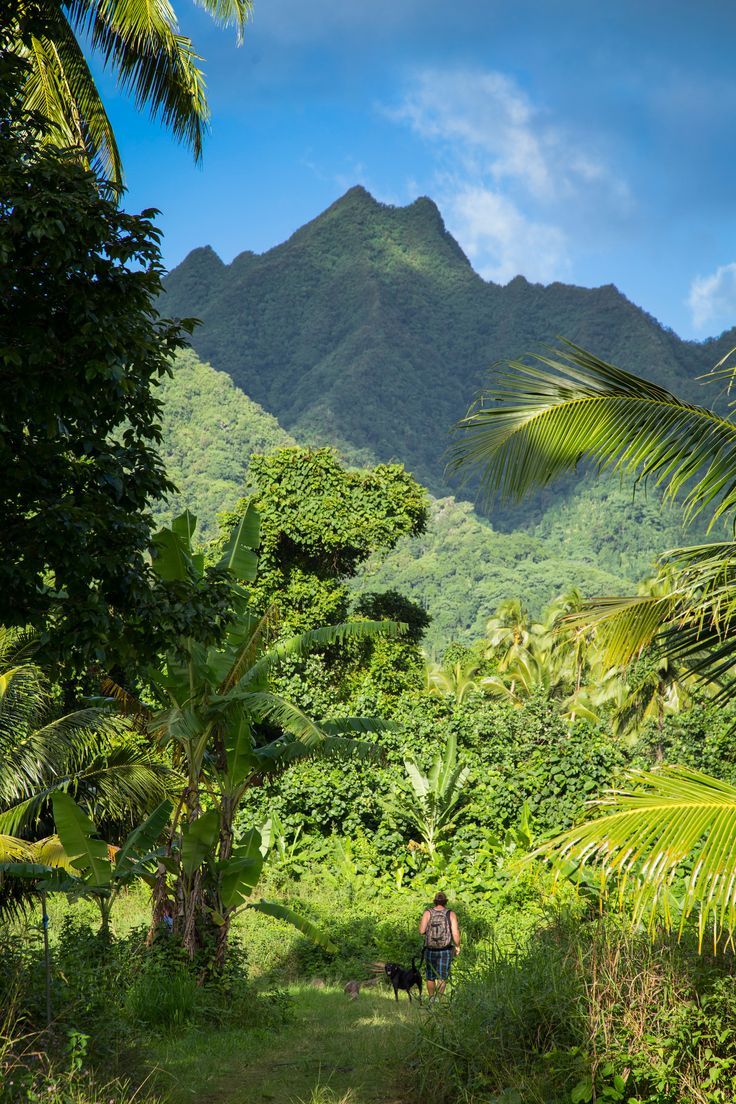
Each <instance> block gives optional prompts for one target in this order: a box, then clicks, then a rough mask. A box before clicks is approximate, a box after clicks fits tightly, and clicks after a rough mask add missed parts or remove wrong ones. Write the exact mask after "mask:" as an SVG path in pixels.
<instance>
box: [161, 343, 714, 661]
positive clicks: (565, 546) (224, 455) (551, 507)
mask: <svg viewBox="0 0 736 1104" xmlns="http://www.w3.org/2000/svg"><path fill="white" fill-rule="evenodd" d="M161 395H162V398H163V404H164V405H163V419H162V426H163V450H162V451H163V455H164V457H165V460H166V465H167V469H168V472H169V475H170V477H171V479H172V480H173V481H174V483H175V484H176V485H177V487H178V488H179V494H178V495H177V496H175V497H173V498H172V499H171V501H170V502H169V504H168V507H167V508H166V509H163V510H161V511H160V512H159V513H160V516H161V518H164V517H168V516H170V513H171V512H172V511H173V512H177V511H179V510H181V509H183V508H184V507H185V506H188V507H189V508H190V509H191V510H192V511H193V512H194V513H195V514H196V515H197V517H198V518H199V527H200V528H199V532H200V535H201V536H203V537H205V538H206V537H209V536H212V535H214V533H215V528H216V518H217V514H218V513H220V512H221V511H223V510H227V509H230V508H231V507H232V506H233V505H234V504H235V502H236V501H237V499H238V498H239V497H240V496H241V495H242V494H243V492H244V489H245V487H246V484H247V471H248V463H249V460H250V457H251V456H252V455H253V454H254V453H257V452H269V451H271V450H273V449H275V448H280V447H282V446H284V445H291V444H294V443H295V442H294V439H293V438H292V437H291V436H290V435H289V434H288V433H286V432H285V431H284V430H283V429H282V428H281V426H280V425H279V423H278V422H277V421H276V419H275V418H273V417H272V416H271V415H270V414H267V413H266V412H265V411H264V410H263V409H262V407H260V406H259V405H257V404H256V403H254V402H252V401H251V400H250V399H249V398H247V396H246V395H244V394H243V393H242V391H240V389H239V388H238V387H236V386H235V385H234V384H233V382H232V380H231V379H230V377H229V376H228V375H226V374H225V373H223V372H217V371H215V369H214V368H212V367H211V366H210V365H209V364H205V363H202V362H201V361H200V360H199V359H198V358H197V356H196V354H195V353H194V352H192V351H191V350H189V351H187V352H184V353H180V354H179V356H178V357H177V359H176V362H175V366H174V375H173V378H171V379H167V380H166V381H165V382H164V384H163V385H162V391H161ZM547 495H548V500H547V501H545V500H541V501H540V503H539V506H540V513H539V519H538V520H537V521H536V522H535V521H533V519H532V518H531V517H529V518H527V526H526V528H524V527H521V526H520V527H519V528H518V529H516V530H514V531H507V532H504V531H498V530H497V529H495V528H494V527H493V526H492V525H491V524H490V523H489V522H488V521H486V520H484V519H483V518H481V517H479V516H478V514H477V513H475V511H474V510H473V507H472V505H471V504H470V503H468V502H463V501H458V500H456V499H455V498H452V497H445V498H443V499H440V500H433V502H432V512H431V519H430V523H429V526H428V528H427V532H426V533H425V534H423V535H422V536H421V537H416V538H414V539H411V540H409V539H407V540H404V541H402V542H401V543H400V544H399V545H398V547H397V548H396V549H395V550H394V551H393V552H391V553H390V554H389V555H388V556H387V557H385V558H384V559H383V560H381V561H379V560H377V559H374V560H373V561H370V562H369V563H368V565H367V567H366V569H365V570H364V571H363V572H362V573H361V575H360V576H359V578H358V579H357V580H356V583H355V589H356V590H358V591H359V592H362V591H366V590H388V589H392V588H395V589H398V590H400V591H402V592H403V593H404V594H406V595H407V597H411V598H413V599H414V600H415V601H418V602H420V603H421V604H422V605H424V606H425V607H426V609H427V610H428V611H429V612H430V614H431V615H432V619H433V623H432V626H431V628H430V631H429V634H428V644H429V646H430V648H432V649H433V650H435V651H437V652H440V651H441V650H442V649H443V647H444V646H445V645H446V644H447V642H448V641H450V640H453V639H459V640H467V641H469V640H472V639H473V638H474V637H476V636H478V635H479V634H480V633H481V632H482V630H483V626H484V624H485V621H486V619H487V618H488V617H489V616H490V614H491V613H492V612H493V611H494V610H495V608H496V606H497V605H498V604H499V602H501V601H502V600H503V599H504V598H509V597H519V598H521V599H522V600H523V601H524V602H525V604H526V605H527V606H528V607H529V609H530V611H531V612H532V613H534V614H536V613H539V612H540V611H541V609H542V608H543V607H544V606H545V605H546V604H547V603H548V602H549V601H550V599H551V598H552V597H554V596H555V595H556V594H558V593H560V591H563V590H566V589H567V588H569V587H571V586H579V587H580V588H581V589H583V590H584V591H586V592H587V593H588V594H602V593H617V592H621V591H625V590H627V589H629V588H630V587H632V586H633V585H634V583H635V581H636V580H637V579H639V578H641V577H642V576H644V575H646V574H647V573H648V572H649V570H650V564H651V561H652V559H653V557H654V555H656V553H657V552H658V551H660V550H662V549H664V548H667V547H670V546H672V545H675V544H677V543H678V542H680V541H681V540H682V539H683V537H684V534H683V532H682V528H681V522H680V515H679V512H678V511H676V510H672V509H666V508H663V507H662V505H661V503H660V502H659V501H658V499H657V497H656V496H654V497H651V496H650V497H647V496H646V495H645V494H643V493H638V494H637V495H636V496H635V497H632V494H631V490H630V488H628V487H626V486H620V485H619V484H618V483H616V482H614V481H608V482H607V483H603V482H596V481H594V480H592V479H591V478H588V479H585V480H583V481H582V482H581V483H580V484H579V485H578V486H577V487H575V488H574V491H573V493H571V494H569V495H567V496H553V495H552V494H551V492H547ZM691 536H692V537H693V539H695V538H696V536H697V537H698V538H699V537H700V536H702V534H701V533H697V534H695V533H693V534H691Z"/></svg>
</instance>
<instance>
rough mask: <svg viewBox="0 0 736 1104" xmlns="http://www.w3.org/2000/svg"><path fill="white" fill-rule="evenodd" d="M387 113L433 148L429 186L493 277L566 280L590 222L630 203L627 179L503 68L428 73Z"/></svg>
mask: <svg viewBox="0 0 736 1104" xmlns="http://www.w3.org/2000/svg"><path fill="white" fill-rule="evenodd" d="M387 114H388V116H389V117H390V118H391V119H393V120H394V121H395V122H399V123H403V124H405V125H408V126H409V127H411V129H412V130H413V131H414V132H415V133H416V134H417V135H419V136H420V137H421V138H423V139H425V140H426V141H427V143H429V144H430V145H431V147H432V148H433V150H434V153H435V155H436V157H437V162H438V169H437V172H436V174H435V177H434V179H433V180H432V181H431V184H430V190H431V192H432V194H435V195H437V198H438V200H439V202H440V205H441V206H442V207H443V209H444V211H445V213H446V216H447V222H448V225H449V227H450V229H451V230H452V232H453V233H454V234H455V235H456V237H457V238H458V240H459V241H460V243H461V245H462V246H463V248H464V249H465V250H466V252H467V253H468V255H469V256H470V257H471V258H472V260H473V262H474V264H475V266H476V268H477V269H478V271H479V272H481V274H483V275H485V276H486V277H487V278H489V279H494V280H498V281H504V280H508V279H510V278H511V277H513V276H515V275H518V274H519V273H522V274H523V275H524V276H527V277H528V278H529V279H532V280H540V281H544V282H548V281H550V280H554V279H560V278H563V277H565V276H566V275H568V274H569V272H570V268H571V262H570V255H569V254H570V243H571V241H572V240H573V239H577V241H578V242H582V244H583V248H584V247H585V240H586V236H587V233H586V229H585V224H586V220H587V221H588V222H591V221H595V220H599V219H600V218H601V217H603V218H604V219H605V218H606V215H607V214H612V213H613V212H614V211H615V212H616V213H617V216H618V217H620V215H621V213H622V212H623V211H625V210H627V209H628V208H629V207H630V205H631V198H630V195H629V192H628V188H627V186H626V184H625V182H624V181H622V180H621V179H620V178H619V177H618V176H617V175H616V174H615V173H613V172H611V171H610V169H609V168H608V166H607V165H606V164H605V163H604V162H603V161H602V160H601V159H600V158H597V157H596V156H595V153H594V151H591V150H589V149H587V148H584V143H582V142H576V141H574V140H573V139H572V138H571V137H570V136H569V135H568V134H567V133H566V132H565V130H564V129H563V128H561V127H559V126H556V125H555V124H554V123H553V120H552V119H551V117H550V115H549V113H548V112H546V111H544V110H542V109H541V108H540V107H538V106H537V105H535V104H534V103H533V102H532V100H531V99H530V98H529V97H528V96H527V95H526V93H525V92H524V91H523V90H522V89H520V88H519V86H518V85H517V84H516V82H515V81H513V80H512V79H511V78H510V77H508V76H507V75H506V74H504V73H499V72H495V71H477V70H468V69H455V70H437V69H431V70H430V69H427V70H423V71H421V72H419V73H417V74H416V75H415V76H414V78H413V80H412V81H411V83H410V86H409V87H408V89H407V91H406V93H405V95H404V97H403V100H402V102H401V103H400V104H399V105H398V106H397V107H394V108H392V109H390V110H389V111H387Z"/></svg>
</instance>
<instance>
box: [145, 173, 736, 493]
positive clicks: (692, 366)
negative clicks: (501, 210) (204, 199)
mask: <svg viewBox="0 0 736 1104" xmlns="http://www.w3.org/2000/svg"><path fill="white" fill-rule="evenodd" d="M244 244H246V243H244ZM166 290H167V295H166V298H165V302H164V304H163V310H164V311H165V312H166V313H167V314H175V315H179V316H187V315H195V316H197V317H199V318H201V319H202V320H203V323H204V324H203V325H202V326H201V327H199V328H198V329H197V330H196V332H195V334H194V338H193V345H194V347H195V349H196V350H197V352H198V353H199V354H200V355H201V356H202V357H203V358H205V359H207V360H209V361H210V362H211V363H212V364H213V365H214V367H215V368H218V369H220V370H223V371H226V372H228V373H229V375H230V376H231V377H232V379H233V380H234V381H235V382H236V383H237V384H238V385H239V386H240V387H241V388H242V389H243V390H244V391H245V393H246V394H247V395H249V396H250V397H251V398H252V399H254V400H255V401H256V402H258V403H260V404H261V405H262V406H264V407H265V409H266V410H268V411H270V412H271V413H272V414H274V415H275V416H276V417H277V418H278V419H279V422H280V423H281V425H282V426H284V427H285V429H287V430H288V431H289V432H291V433H293V434H294V435H295V436H296V437H297V438H298V439H299V440H301V441H305V442H308V441H312V442H319V443H323V442H326V443H331V444H336V445H338V446H340V447H342V448H343V449H344V450H345V452H346V453H347V454H348V455H349V456H350V457H352V458H353V459H355V460H358V461H360V460H388V459H396V458H398V459H400V460H402V461H404V463H405V464H406V465H407V467H408V468H409V469H410V470H412V471H413V472H414V474H415V475H416V476H417V477H418V478H419V479H421V480H422V481H423V482H424V483H426V484H427V485H428V486H429V487H430V489H431V490H433V491H434V492H435V493H439V494H445V493H447V491H448V489H449V488H448V482H447V479H446V476H445V463H446V449H447V446H448V444H449V441H450V430H451V427H452V425H453V424H454V422H455V421H456V420H457V419H458V418H460V417H461V416H462V415H463V414H464V413H465V411H466V409H467V407H468V405H469V404H470V402H471V401H472V400H473V399H474V397H475V396H476V393H477V392H478V390H479V389H480V388H481V387H482V386H483V385H484V383H486V381H487V373H488V370H489V366H490V365H492V364H493V363H495V362H497V361H499V360H504V359H508V358H510V357H518V356H520V355H522V354H524V353H526V352H528V351H530V350H533V349H536V348H539V347H540V346H541V345H543V344H548V343H550V342H552V341H554V339H555V337H556V336H557V335H562V336H564V337H567V338H570V339H571V340H572V341H575V342H577V343H579V344H581V345H584V346H586V347H588V348H590V349H592V350H594V351H595V352H596V353H598V354H599V355H601V356H603V357H604V358H606V359H607V360H609V361H612V362H613V363H617V364H620V365H621V366H622V367H626V368H629V369H630V370H632V371H635V372H641V373H642V374H644V375H648V376H649V377H650V378H653V379H655V380H656V381H657V382H659V383H660V384H662V385H663V386H665V387H668V388H670V389H674V390H678V391H679V392H681V393H684V394H685V395H689V396H691V397H696V398H698V399H700V400H701V401H702V398H703V396H702V389H700V388H699V386H698V385H696V384H695V383H694V379H695V377H696V376H697V375H699V374H701V373H702V372H704V371H707V369H708V368H709V367H711V366H712V364H713V363H714V362H715V360H717V359H718V355H723V354H724V353H726V352H727V351H728V349H730V348H731V347H732V346H733V345H735V344H736V335H734V333H733V332H732V333H730V334H725V335H723V336H722V337H721V338H720V339H718V340H717V341H715V342H708V343H707V345H699V344H695V343H692V342H683V341H681V340H679V338H677V337H676V335H675V334H673V333H672V332H670V331H668V330H665V329H663V328H662V327H661V326H660V325H659V324H658V323H657V322H656V321H655V320H654V319H652V318H651V317H650V316H649V315H647V314H646V313H645V312H644V311H642V310H640V309H639V308H638V307H636V306H635V305H634V304H632V303H631V302H629V301H628V300H627V299H626V298H625V297H624V296H623V295H622V294H621V293H620V292H619V291H618V290H617V289H616V288H614V287H613V286H612V285H607V286H605V287H601V288H592V289H591V288H579V287H574V286H571V285H566V284H561V283H555V284H551V285H549V286H548V287H545V286H542V285H540V284H530V283H528V282H527V281H526V280H525V279H524V278H523V277H521V276H520V277H517V278H516V279H514V280H512V281H511V282H510V283H509V284H508V285H506V286H505V287H501V286H499V285H498V284H493V283H488V282H486V281H485V280H483V279H482V278H481V277H480V276H479V275H478V274H477V273H475V272H474V271H473V269H472V267H471V265H470V263H469V262H468V259H467V257H466V256H465V254H464V253H463V251H462V249H461V248H460V246H459V245H458V244H457V242H456V241H455V240H454V238H453V237H452V235H451V234H450V233H449V232H448V231H447V229H446V227H445V225H444V222H443V220H442V216H441V214H440V212H439V210H438V208H437V206H436V204H434V203H433V202H432V200H431V199H429V198H427V197H422V198H420V199H417V200H415V201H414V202H413V203H410V204H409V205H408V206H405V207H393V206H390V205H388V204H384V203H380V202H378V201H377V200H376V199H374V197H373V196H371V195H370V193H369V192H367V191H366V189H365V188H363V187H360V186H356V187H354V188H351V189H350V190H349V191H348V192H346V193H345V195H343V196H341V197H340V199H338V200H337V201H336V202H335V203H333V204H332V205H331V206H330V207H328V208H327V210H326V211H323V212H322V214H320V215H318V216H317V217H316V218H315V219H312V220H311V221H310V222H308V223H306V224H305V225H304V226H303V227H301V228H300V229H299V230H297V231H296V232H295V233H294V234H293V235H292V236H291V237H290V238H289V239H288V241H285V242H283V243H282V244H281V245H278V246H276V247H275V248H274V249H270V250H268V252H266V253H263V254H260V255H258V254H254V253H250V252H245V253H241V254H240V255H239V256H238V257H236V258H235V260H234V261H233V262H232V264H230V265H225V264H223V263H222V261H221V260H220V258H219V257H217V255H216V254H215V253H214V251H213V250H211V249H210V248H209V247H205V248H204V249H196V250H194V251H193V252H192V253H190V254H189V256H188V257H187V258H186V260H184V261H183V262H182V264H181V265H179V266H178V267H177V268H176V269H174V271H173V272H172V273H171V274H170V276H169V277H168V278H167V280H166Z"/></svg>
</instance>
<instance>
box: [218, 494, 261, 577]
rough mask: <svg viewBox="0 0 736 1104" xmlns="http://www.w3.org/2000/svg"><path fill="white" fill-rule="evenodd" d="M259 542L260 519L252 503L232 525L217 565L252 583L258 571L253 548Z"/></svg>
mask: <svg viewBox="0 0 736 1104" xmlns="http://www.w3.org/2000/svg"><path fill="white" fill-rule="evenodd" d="M259 543H260V519H259V517H258V512H257V510H256V508H255V506H253V504H252V503H249V504H248V508H247V509H246V511H245V513H244V514H243V516H242V517H241V518H240V520H239V521H238V523H237V525H236V526H235V527H234V529H233V531H232V533H231V534H230V536H229V537H228V540H227V542H226V544H225V547H224V548H223V550H222V558H221V559H220V563H219V566H220V567H224V568H226V569H227V570H228V571H229V572H230V574H231V575H234V576H235V578H236V579H242V580H243V582H247V583H252V582H253V581H254V580H255V577H256V574H257V571H258V556H257V554H256V552H255V551H254V549H256V548H257V547H258V545H259Z"/></svg>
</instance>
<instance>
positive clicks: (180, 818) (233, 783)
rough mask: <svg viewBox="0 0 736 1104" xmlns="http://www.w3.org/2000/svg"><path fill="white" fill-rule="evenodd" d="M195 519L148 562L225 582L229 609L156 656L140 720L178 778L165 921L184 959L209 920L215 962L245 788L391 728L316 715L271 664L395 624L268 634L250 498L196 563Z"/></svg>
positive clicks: (240, 875) (227, 915)
mask: <svg viewBox="0 0 736 1104" xmlns="http://www.w3.org/2000/svg"><path fill="white" fill-rule="evenodd" d="M195 526H196V519H195V518H194V517H193V516H192V515H191V514H190V513H188V512H186V513H185V514H183V515H182V516H181V517H179V518H177V519H176V520H175V521H174V522H173V524H172V526H171V528H170V529H163V530H161V532H160V533H158V534H157V535H156V537H155V538H154V547H155V556H154V559H153V567H154V570H155V571H156V572H157V573H158V574H159V575H160V576H161V577H162V578H163V579H165V580H167V581H168V582H170V583H176V581H178V580H183V579H187V578H189V579H191V578H195V579H197V580H201V581H202V583H203V585H204V584H206V579H207V571H208V570H209V571H211V570H213V569H214V571H215V572H217V573H219V575H220V577H221V578H226V577H227V578H229V579H230V580H231V589H232V599H233V606H234V610H235V617H234V620H233V622H232V623H231V625H230V627H229V629H228V631H227V632H226V634H225V637H224V639H223V640H222V641H221V642H220V643H218V644H217V645H207V644H204V643H202V642H201V641H198V640H196V639H194V638H183V639H181V640H179V641H178V642H177V648H176V651H175V652H172V654H171V655H169V656H168V658H167V662H166V665H165V666H164V667H163V668H162V669H161V670H160V671H156V672H152V673H151V682H152V685H153V688H154V690H155V693H156V696H157V699H158V708H157V709H155V710H153V711H152V712H151V714H150V717H149V726H150V730H151V732H152V733H153V735H154V737H155V739H156V741H157V742H158V744H159V745H160V746H162V747H167V748H169V749H170V750H171V753H172V757H173V760H174V762H175V764H176V766H177V767H178V768H179V769H180V770H181V772H182V774H183V775H184V777H185V779H186V783H185V786H184V788H183V790H182V792H181V794H180V796H179V800H178V802H177V804H176V808H175V812H174V820H173V828H172V841H171V849H170V850H171V856H170V857H171V859H172V861H173V863H174V865H175V875H174V876H175V893H176V898H177V910H176V916H175V921H174V922H175V929H176V930H177V932H178V934H179V935H180V936H181V938H182V940H183V943H184V946H185V947H186V948H187V950H188V952H189V954H190V955H191V956H192V957H193V956H194V955H195V954H196V953H197V951H198V949H199V948H200V947H201V946H202V945H206V944H207V943H208V942H209V939H208V930H207V929H208V928H209V929H210V931H209V935H211V936H213V937H214V938H213V942H214V945H215V955H214V965H219V964H220V963H221V962H222V961H223V959H224V955H225V951H226V945H227V939H228V934H229V929H230V924H231V921H232V918H233V916H234V915H235V913H236V912H237V910H238V909H239V908H240V907H242V905H243V902H244V894H246V892H247V893H250V892H251V891H252V890H253V888H254V886H255V884H256V883H257V880H258V877H257V876H258V874H260V866H259V865H258V863H259V860H258V857H257V855H256V851H257V850H259V848H260V843H259V844H258V847H256V844H255V842H254V841H255V836H253V837H249V838H248V839H247V840H246V841H245V842H243V841H237V840H236V838H235V832H234V823H235V817H236V814H237V812H238V810H239V809H240V808H241V806H242V803H243V801H244V799H245V797H246V794H247V792H248V790H249V789H251V788H252V787H254V786H260V785H262V784H263V782H264V780H265V779H266V778H268V777H269V776H272V775H274V774H277V773H280V772H282V771H284V770H286V769H288V768H290V767H292V766H295V765H296V764H298V763H300V762H304V761H306V760H307V759H310V758H315V757H332V756H347V755H360V756H372V755H374V754H375V753H376V751H375V746H374V745H373V744H372V743H370V742H369V741H366V740H361V739H356V737H360V736H366V735H370V734H375V733H377V732H380V731H382V730H384V729H386V728H388V727H390V726H389V725H387V724H386V723H385V722H383V721H380V720H378V719H375V718H370V717H347V718H340V719H334V720H329V721H321V720H315V719H314V718H312V717H310V716H308V715H307V714H306V713H304V712H303V710H301V709H300V708H299V707H298V706H296V705H294V704H293V703H291V702H289V701H288V700H286V699H285V698H283V697H282V696H281V695H280V694H278V693H276V692H275V691H274V690H273V688H272V676H273V674H274V672H276V671H277V670H278V668H279V666H280V665H281V664H283V663H284V661H286V660H288V659H290V658H293V657H299V656H302V655H305V654H306V653H307V652H308V651H310V650H311V649H314V648H322V647H326V646H330V645H335V644H340V643H344V642H347V641H351V640H365V639H372V638H375V637H376V636H379V635H382V636H389V637H395V636H397V635H399V634H400V633H401V632H402V631H403V630H404V626H402V625H398V624H395V623H393V622H389V621H378V622H374V621H358V622H354V623H345V624H339V625H328V626H322V627H321V628H317V629H312V630H310V631H308V632H305V633H302V634H301V635H299V636H296V637H292V638H289V639H286V640H278V639H275V638H276V636H277V632H278V626H277V624H276V620H275V617H274V614H273V613H272V612H271V611H266V612H265V613H264V614H262V615H257V614H255V613H254V612H252V611H251V610H250V609H249V607H248V591H247V584H248V583H249V582H253V580H254V579H255V577H256V571H257V567H258V555H257V549H258V546H259V543H260V524H259V518H258V514H257V512H256V510H255V508H254V507H253V505H252V504H248V505H247V506H246V508H245V509H244V511H243V514H242V516H241V517H240V519H239V521H238V523H237V524H236V526H235V527H234V528H233V530H232V532H231V533H230V535H229V537H228V539H227V540H226V541H225V542H224V545H223V546H222V549H221V555H220V558H219V561H218V562H217V563H216V564H215V565H213V568H212V567H211V568H209V569H206V568H205V561H204V557H203V556H202V554H201V553H197V552H195V551H194V549H193V547H192V537H193V534H194V531H195ZM274 730H276V732H277V733H278V735H276V736H274ZM166 877H167V871H166V870H165V868H162V871H161V879H160V885H159V887H158V892H157V895H156V909H158V910H161V909H162V907H163V901H164V900H165V899H166V895H167V892H168V891H167V888H166ZM253 878H255V881H253V882H252V884H251V880H252V879H253ZM251 907H255V906H251ZM258 907H259V908H260V909H261V910H262V911H265V910H269V911H270V913H271V914H272V915H277V914H278V915H280V916H283V917H286V916H287V915H290V914H289V913H288V910H285V909H284V908H283V907H282V906H280V905H278V906H277V905H275V904H270V903H268V902H262V903H260V904H259V905H258ZM156 918H157V916H156V912H155V913H154V920H155V919H156ZM291 919H292V921H293V922H297V926H298V927H300V929H301V930H305V925H306V926H307V927H308V928H310V931H311V930H312V929H311V927H310V925H309V922H308V921H305V920H303V919H302V918H296V920H295V918H294V917H293V916H291ZM315 931H316V929H315ZM313 936H314V933H313ZM315 937H316V936H315ZM320 938H321V937H320Z"/></svg>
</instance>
